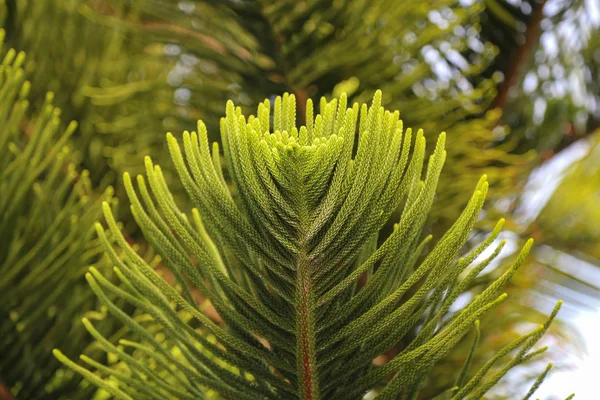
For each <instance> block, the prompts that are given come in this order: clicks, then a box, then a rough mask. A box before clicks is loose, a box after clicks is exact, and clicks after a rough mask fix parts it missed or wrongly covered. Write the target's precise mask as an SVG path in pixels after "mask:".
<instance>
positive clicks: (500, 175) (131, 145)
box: [13, 0, 532, 232]
mask: <svg viewBox="0 0 600 400" xmlns="http://www.w3.org/2000/svg"><path fill="white" fill-rule="evenodd" d="M44 7H45V9H44V10H43V12H40V11H39V9H38V7H37V6H36V5H35V2H32V1H24V2H17V5H16V6H15V8H16V10H17V11H16V12H15V16H16V17H15V18H16V19H17V21H18V22H19V23H20V24H22V26H26V27H27V29H22V30H23V31H24V32H21V30H18V31H17V32H15V35H14V44H13V45H15V46H19V48H23V49H25V50H27V51H31V52H33V53H34V54H35V56H36V67H37V68H36V71H37V74H38V75H39V76H40V79H41V80H46V81H49V83H51V84H58V82H60V81H61V80H59V79H58V78H57V77H58V76H61V77H64V81H66V82H68V86H69V87H70V88H72V89H71V90H69V92H72V93H73V100H72V103H74V105H76V106H77V107H76V108H77V110H82V109H81V108H79V107H78V105H79V104H80V103H85V104H87V107H86V108H85V112H83V110H82V111H81V113H80V114H81V115H85V117H86V118H85V120H82V121H80V122H81V124H82V128H81V133H80V136H81V137H80V138H79V139H80V141H79V142H78V143H81V146H80V148H81V149H82V151H83V155H82V160H83V162H84V163H85V165H86V166H87V167H88V168H89V169H90V170H91V172H92V174H93V175H94V177H95V178H96V179H101V178H103V177H104V176H105V174H106V172H107V170H106V164H108V165H110V167H111V168H112V169H113V170H114V171H116V172H117V174H118V175H120V174H122V173H123V172H125V171H134V172H135V173H138V172H143V169H141V168H140V164H141V163H139V162H137V161H136V160H137V158H136V157H135V156H136V155H138V154H140V153H141V154H149V155H151V156H152V157H153V159H155V160H156V161H157V162H159V163H162V164H166V163H167V162H169V160H168V157H165V154H164V152H163V151H162V144H163V133H164V132H165V131H171V132H179V131H183V130H185V129H190V126H193V125H194V124H195V122H196V121H197V120H199V119H202V120H203V121H205V123H206V125H207V127H208V131H209V134H210V132H217V131H218V126H219V118H220V114H221V108H222V104H223V103H225V102H226V101H227V100H228V99H232V100H233V101H235V102H236V104H239V105H240V106H241V107H242V108H243V109H244V111H248V112H249V111H251V110H252V109H255V108H256V107H257V105H258V104H259V103H260V102H262V100H263V99H264V98H274V97H275V96H276V95H278V94H280V93H283V92H290V93H294V94H295V96H296V97H297V98H298V99H299V105H300V107H303V105H304V104H305V102H306V100H307V99H308V98H311V99H313V100H318V99H319V98H320V97H322V96H325V97H328V98H329V97H332V96H334V97H335V96H339V94H340V93H342V92H346V93H347V95H348V98H349V100H350V101H358V102H365V101H367V100H368V99H369V98H371V97H372V95H373V93H374V92H375V90H376V89H382V90H383V92H384V93H385V97H384V98H383V100H382V101H383V104H384V105H385V106H386V107H389V108H391V109H399V110H403V111H404V110H407V111H408V110H410V113H407V114H406V115H403V119H404V122H405V124H406V125H407V126H419V127H422V128H423V129H424V131H425V132H440V131H445V132H447V133H448V137H447V142H448V146H450V147H452V148H453V152H452V153H451V155H450V156H451V157H452V160H451V162H449V163H448V165H447V167H446V168H445V169H444V172H443V175H444V179H442V180H441V182H440V189H441V190H440V194H439V196H438V203H439V206H438V207H434V208H433V209H432V210H431V213H432V217H433V218H435V220H436V222H437V224H436V226H439V227H442V228H441V229H440V232H443V230H444V229H445V228H447V227H448V226H449V225H450V224H451V223H452V222H453V221H454V219H455V218H456V217H457V216H458V214H459V213H460V210H461V209H462V207H464V205H465V204H466V203H467V201H468V200H469V197H468V193H469V190H470V188H469V187H468V184H467V182H470V181H471V180H476V179H478V178H479V176H481V175H482V174H483V173H486V174H487V175H488V179H489V182H490V184H491V185H492V187H494V188H495V190H494V191H493V196H498V197H499V196H502V195H505V194H506V193H507V192H509V191H511V190H512V189H513V188H514V185H515V179H516V177H517V176H518V175H519V173H521V172H522V171H523V168H524V166H526V165H527V162H529V161H531V159H532V154H529V153H528V154H519V155H517V154H511V151H512V149H513V147H514V141H513V140H506V143H504V144H502V145H498V142H497V140H498V138H502V137H504V136H505V133H506V132H505V131H504V129H503V128H502V127H501V126H499V125H500V124H499V119H500V117H501V112H499V110H493V109H490V105H491V103H492V101H493V99H494V96H495V94H496V86H497V84H498V80H499V74H498V73H494V72H497V70H495V69H494V68H493V65H495V64H492V63H493V62H494V60H495V56H496V55H497V52H498V51H497V48H496V47H495V46H494V44H493V43H494V42H488V41H487V40H485V39H486V38H485V37H484V38H481V37H480V31H481V29H482V27H481V26H480V20H481V18H482V16H485V15H487V14H486V13H488V11H487V9H486V8H485V7H484V5H483V3H482V2H474V3H473V4H471V5H469V6H464V5H463V4H461V3H460V2H459V1H457V0H442V1H437V0H436V1H434V2H429V3H423V2H422V1H403V2H402V4H398V2H397V1H396V0H377V1H371V0H369V1H365V0H344V1H330V0H324V1H314V2H309V3H306V2H298V1H296V0H278V1H277V2H273V1H248V0H242V1H229V0H227V1H220V2H213V1H194V2H190V1H176V0H167V1H155V0H139V1H136V2H133V3H132V2H129V1H122V0H107V1H100V2H97V1H86V2H78V1H74V0H66V1H65V0H49V1H47V2H46V5H45V6H44ZM68 13H71V18H66V17H65V16H66V15H67V14H68ZM431 13H437V15H440V16H441V15H443V16H444V18H441V17H440V18H438V19H437V20H436V19H434V21H433V22H432V20H431V19H430V14H431ZM49 16H51V17H49ZM445 18H447V20H448V21H451V23H446V22H444V21H445ZM50 21H63V22H64V24H66V25H67V26H68V29H69V30H73V31H77V32H81V33H80V34H78V35H77V36H78V37H85V38H86V40H77V39H75V40H70V39H71V36H70V35H69V38H68V39H67V40H65V39H63V38H62V36H60V35H59V32H58V31H57V30H55V29H48V31H50V32H51V34H52V35H53V36H52V37H53V38H55V39H56V40H58V41H61V42H66V43H64V46H62V47H63V48H64V49H65V51H66V52H67V53H68V54H71V53H77V54H82V57H81V58H82V59H89V60H90V62H89V64H88V63H85V64H83V65H69V66H66V65H55V64H54V63H52V62H51V61H50V60H52V59H55V58H60V57H57V55H55V54H50V53H48V52H43V51H39V49H38V48H39V44H40V43H43V42H44V39H43V38H42V34H41V32H45V31H44V30H40V29H39V27H40V26H45V25H48V24H49V23H50ZM107 28H110V29H107ZM455 28H456V29H460V30H459V31H458V32H462V33H461V34H457V33H455ZM98 32H102V33H104V35H98ZM46 35H48V34H47V33H44V34H43V36H46ZM488 36H491V35H488ZM107 38H110V39H111V40H108V39H107ZM90 42H92V43H94V45H93V46H90V45H88V44H87V43H90ZM84 54H85V56H83V55H84ZM65 58H66V59H67V60H69V59H71V57H65ZM70 108H72V107H70ZM73 118H77V119H80V120H81V118H80V117H79V115H74V116H73ZM210 139H211V140H217V139H218V135H215V136H211V137H210ZM430 139H433V138H430ZM508 139H511V137H510V136H509V137H508ZM458 176H460V177H461V179H457V177H458ZM167 179H168V180H169V181H171V179H169V178H167ZM173 181H176V179H175V180H173ZM177 192H178V191H177V190H176V189H175V188H174V193H175V194H177Z"/></svg>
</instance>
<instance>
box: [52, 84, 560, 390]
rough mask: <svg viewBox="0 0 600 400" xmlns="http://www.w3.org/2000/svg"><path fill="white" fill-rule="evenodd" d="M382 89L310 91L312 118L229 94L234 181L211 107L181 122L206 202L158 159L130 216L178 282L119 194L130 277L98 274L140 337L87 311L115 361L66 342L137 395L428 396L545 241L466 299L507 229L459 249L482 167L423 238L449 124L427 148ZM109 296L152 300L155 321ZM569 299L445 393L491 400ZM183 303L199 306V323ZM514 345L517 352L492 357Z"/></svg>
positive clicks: (121, 260)
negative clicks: (457, 208)
mask: <svg viewBox="0 0 600 400" xmlns="http://www.w3.org/2000/svg"><path fill="white" fill-rule="evenodd" d="M381 101H382V95H381V92H377V93H376V94H375V96H374V98H373V103H372V105H371V106H370V107H367V105H366V104H363V105H361V106H359V105H358V104H357V103H355V104H354V105H353V106H352V108H347V99H346V96H345V95H342V96H341V97H340V98H339V99H337V100H332V101H330V102H327V101H326V100H325V99H322V100H321V102H320V114H318V115H316V116H315V111H314V109H313V105H312V102H311V101H310V100H309V101H308V102H307V103H306V108H305V109H306V112H305V114H304V115H303V117H304V118H305V120H306V121H307V123H306V125H303V126H300V127H297V126H296V118H297V117H296V115H297V114H296V100H295V97H294V95H288V94H286V95H284V96H283V98H281V97H278V98H277V99H276V100H275V104H274V112H273V115H271V104H270V103H269V101H268V100H265V101H264V102H263V103H261V104H260V105H259V106H258V111H257V114H256V116H250V117H249V118H246V117H244V116H243V114H242V110H241V109H240V108H237V107H235V106H234V105H233V103H232V102H228V103H227V108H226V116H225V118H223V119H222V120H221V124H220V126H221V140H222V143H223V148H224V152H223V153H224V154H223V156H224V164H225V165H226V172H227V174H228V176H229V178H230V179H231V181H232V183H233V188H230V187H229V186H228V184H227V183H226V180H225V179H224V176H225V173H224V171H223V168H222V160H221V155H220V153H219V146H218V145H217V144H213V146H212V150H211V148H210V146H209V140H208V133H207V129H206V127H205V125H204V124H203V123H202V122H199V123H198V132H192V133H188V132H185V133H184V134H183V150H182V148H181V145H180V144H179V143H178V141H177V139H175V137H174V136H173V135H171V134H169V135H167V141H168V147H169V151H170V154H171V157H172V159H173V162H174V164H175V168H176V170H177V172H178V174H179V177H180V179H181V181H182V184H183V186H184V187H185V189H186V191H187V193H188V195H189V197H190V198H191V200H192V201H193V203H194V204H195V206H196V208H194V209H193V210H192V212H191V215H190V216H188V215H187V214H185V213H183V212H182V211H181V210H180V209H179V208H178V206H177V205H176V203H175V201H174V199H173V197H172V196H171V194H170V192H169V189H168V186H167V183H166V182H165V180H164V176H163V172H162V169H161V168H160V167H159V166H158V165H154V164H153V162H152V161H151V159H150V158H146V162H145V167H146V178H144V177H143V176H141V175H140V176H138V177H137V179H136V184H134V182H133V181H132V179H131V177H130V176H129V175H128V174H125V176H124V183H125V187H126V189H127V193H128V195H129V199H130V201H131V211H132V213H133V216H134V217H135V219H136V221H137V223H138V224H139V226H140V228H141V230H142V231H143V233H144V236H145V238H146V239H147V240H148V241H149V243H150V244H151V245H152V246H153V248H154V249H155V250H156V251H157V253H158V254H160V256H161V259H162V263H163V265H164V267H166V268H168V269H169V270H171V271H172V272H173V274H174V276H175V277H176V278H177V283H178V284H177V285H175V286H172V285H169V284H168V283H166V282H165V281H164V280H163V279H162V278H161V277H160V276H159V275H158V274H157V272H156V271H155V270H154V269H153V268H152V267H151V266H149V265H148V263H147V262H145V261H144V260H143V259H142V258H141V257H140V256H139V255H138V254H137V253H136V252H135V250H134V249H133V248H132V247H131V245H130V244H129V243H128V242H127V240H125V238H124V237H123V236H122V234H121V232H120V229H119V225H118V223H117V221H116V220H115V218H114V216H113V214H112V212H111V209H110V207H109V206H108V205H107V204H105V205H104V207H103V210H104V216H105V218H106V221H107V223H108V229H109V232H110V235H113V236H114V237H116V243H117V244H118V247H119V250H115V249H114V248H113V246H112V245H111V243H109V242H108V240H107V239H106V236H107V234H106V232H105V230H104V228H103V227H102V226H101V225H100V224H96V230H97V233H98V236H99V237H100V239H101V240H102V241H103V242H104V243H105V248H106V250H107V253H108V254H109V256H110V257H111V259H112V261H113V262H114V263H115V266H116V267H115V268H116V271H117V273H118V275H119V276H120V278H121V281H122V286H121V287H118V286H116V285H114V284H112V283H111V282H109V281H108V280H107V279H106V278H105V277H104V276H103V275H102V274H101V273H100V272H98V271H97V270H96V269H92V270H91V271H90V273H89V274H87V279H88V281H89V283H90V285H91V287H92V289H93V290H94V291H95V292H96V294H97V295H98V296H99V297H100V298H101V299H102V300H103V302H104V304H105V305H106V307H107V308H108V311H109V312H110V313H111V314H112V315H113V316H114V317H116V318H118V319H119V320H120V321H121V322H122V323H123V324H125V325H126V326H127V327H128V328H129V331H130V332H131V338H130V339H129V340H125V341H122V342H121V346H115V345H113V344H111V343H110V342H109V341H107V340H105V339H104V338H103V337H102V335H101V334H100V333H99V332H98V331H97V330H96V328H95V327H94V326H93V324H92V323H91V322H90V321H88V320H84V324H85V325H86V327H87V329H88V330H89V331H90V333H91V334H92V335H93V336H94V337H95V338H96V339H98V342H99V344H100V345H101V346H102V347H103V348H104V349H105V350H106V351H107V352H109V353H114V354H116V355H117V358H118V362H116V363H115V364H114V365H112V366H110V365H109V366H104V365H101V364H98V363H95V362H89V364H90V366H91V367H92V368H93V369H95V370H97V373H96V374H94V373H92V372H91V371H89V370H87V369H84V368H82V367H80V366H77V365H76V364H74V363H73V362H72V361H70V360H69V359H68V358H67V357H65V356H64V355H63V354H62V353H61V352H60V351H58V350H57V351H55V354H56V355H57V357H58V358H59V359H60V360H61V361H63V362H64V363H65V364H67V365H69V366H70V367H72V368H73V369H75V370H77V371H78V372H80V373H81V374H83V375H84V376H86V377H87V378H88V379H89V380H91V381H92V382H94V383H95V384H97V385H99V386H101V387H103V388H104V389H105V390H107V391H109V392H110V393H112V394H113V395H114V396H116V397H117V398H124V399H132V398H135V399H139V398H149V399H153V398H155V399H159V398H160V399H162V398H178V399H197V398H203V397H204V394H203V393H205V391H206V390H207V389H212V390H214V391H216V392H218V393H219V394H220V395H221V396H222V397H223V398H235V399H256V398H273V399H286V398H290V399H293V398H302V399H319V398H345V399H352V398H357V399H358V398H362V397H363V395H364V394H365V393H367V392H370V391H373V393H374V394H377V396H378V398H381V399H394V398H399V397H401V398H411V399H413V398H416V397H417V396H418V394H419V393H420V391H421V386H422V385H424V384H426V383H427V379H428V375H429V373H430V372H431V370H432V368H433V367H434V366H435V365H436V363H438V362H439V361H440V359H442V358H443V357H444V356H445V355H446V354H447V353H448V352H449V351H450V350H451V349H452V348H453V347H454V346H455V345H456V344H457V343H458V342H460V341H461V339H462V338H463V337H464V336H465V335H466V334H467V333H468V332H469V331H471V330H472V329H473V326H475V327H476V328H477V329H476V330H478V325H477V324H478V322H477V321H478V319H479V318H480V317H481V316H482V315H484V314H485V313H486V312H487V311H488V310H489V309H490V308H492V307H494V306H495V305H496V304H498V303H500V302H502V300H503V299H504V298H505V296H506V295H505V294H502V287H503V285H505V284H506V283H507V282H508V281H509V280H510V279H511V277H512V276H513V275H514V273H515V272H516V270H517V269H518V267H519V266H520V265H521V264H522V262H523V261H524V259H525V257H526V255H527V252H528V250H529V248H530V247H531V242H528V243H527V245H526V246H525V248H524V249H523V250H522V251H521V253H520V255H519V257H518V258H517V260H516V261H515V263H514V265H513V266H512V267H511V268H509V269H508V270H507V271H506V272H505V273H504V274H502V276H500V277H499V278H498V279H497V280H496V281H494V282H493V283H491V284H490V285H489V286H488V287H487V288H486V289H485V290H483V291H482V292H481V293H480V294H479V295H478V296H476V297H475V298H474V299H473V300H472V301H471V302H470V303H469V304H468V305H467V306H466V307H464V308H462V309H461V310H460V311H452V312H451V311H450V310H451V306H452V305H453V303H454V302H455V301H456V299H457V297H458V296H459V295H460V294H461V293H463V292H464V291H465V290H466V288H468V287H469V285H470V284H472V282H473V281H474V280H475V279H476V278H477V276H478V275H479V273H480V272H481V271H482V270H483V269H484V268H485V267H486V266H487V265H488V264H489V262H490V261H491V260H492V259H493V258H494V257H495V256H496V255H497V254H498V253H499V252H500V250H501V249H502V247H503V244H504V243H503V242H500V243H499V244H497V246H496V247H495V249H494V250H493V252H492V254H491V256H488V257H487V258H485V259H481V257H480V256H481V254H482V253H483V252H484V251H485V250H486V249H488V248H489V247H490V246H491V245H492V244H493V243H494V241H495V239H496V238H497V236H498V234H499V232H500V230H501V227H502V223H503V221H500V222H499V223H498V224H497V226H496V228H495V229H494V230H493V232H492V234H491V235H490V236H489V237H488V238H487V239H486V240H485V241H484V242H483V243H481V244H480V245H479V246H478V247H476V248H475V249H474V250H472V251H471V252H469V253H468V254H466V255H465V256H464V257H461V258H459V259H458V260H456V257H457V255H458V254H459V251H460V250H461V248H462V247H463V245H464V244H465V242H466V240H467V237H468V235H469V232H470V231H471V228H472V227H473V225H474V223H475V221H476V220H477V217H478V215H479V212H480V210H481V207H482V205H483V202H484V198H485V195H486V192H487V188H488V184H487V182H486V178H485V176H484V177H482V178H481V179H480V181H479V182H478V184H477V186H476V188H475V191H474V193H473V195H472V196H471V199H470V201H469V203H468V205H467V206H466V208H465V209H464V211H463V212H462V214H461V216H460V217H459V218H458V220H457V221H456V222H455V223H454V224H453V226H452V227H451V228H450V229H449V230H448V231H447V232H446V234H445V235H444V236H443V237H441V238H440V239H439V240H438V241H437V242H436V245H435V246H433V247H432V249H431V250H430V251H428V252H427V253H426V254H425V253H424V252H423V250H424V247H425V245H426V243H428V242H430V241H431V240H432V238H431V236H427V237H422V229H423V226H424V224H425V221H426V218H427V215H428V213H429V211H430V208H431V206H432V204H433V201H434V196H435V190H436V186H437V182H438V178H439V176H440V173H441V170H442V166H443V164H444V161H445V158H446V152H445V150H444V142H445V134H442V135H440V137H439V139H438V142H437V145H436V147H435V149H434V150H433V153H432V155H431V156H430V157H429V159H428V161H427V162H425V160H426V156H425V153H426V151H425V138H424V135H423V131H421V130H419V131H418V132H417V133H416V134H413V132H412V130H411V129H406V130H404V129H403V125H402V121H400V120H399V113H398V112H397V111H396V112H389V111H386V110H384V108H383V107H382V106H381ZM424 164H426V165H427V168H426V172H425V175H424V177H422V175H421V171H422V167H423V165H424ZM398 207H401V208H402V210H403V211H402V213H401V216H400V219H399V221H397V223H396V224H395V225H394V229H393V232H391V233H390V234H389V235H388V236H387V237H381V238H379V237H378V234H379V232H380V230H381V229H382V228H383V226H384V224H385V223H386V221H387V220H388V219H389V218H390V216H392V214H393V211H394V210H395V209H396V208H398ZM196 292H200V293H201V295H202V296H204V297H205V298H206V299H208V301H210V302H211V304H212V305H213V306H214V308H215V309H216V310H217V312H218V313H219V315H220V317H221V318H222V320H223V325H222V326H219V325H218V324H216V323H214V322H213V321H212V320H210V319H209V318H208V317H207V316H206V315H205V314H203V313H202V312H201V311H200V310H199V308H198V306H197V303H196V300H195V297H194V293H196ZM110 297H119V298H122V299H124V300H125V301H127V302H128V303H131V304H133V305H135V306H136V307H137V308H138V309H140V310H142V311H143V312H144V313H146V314H148V315H149V316H151V317H152V322H153V326H154V328H153V330H152V331H149V330H148V329H147V328H146V327H145V326H144V324H143V323H139V322H138V321H135V320H134V319H132V318H130V317H128V316H127V315H126V314H125V313H123V312H122V311H121V310H120V309H119V307H118V306H116V305H115V304H114V303H113V302H112V301H111V300H110ZM558 307H559V305H557V307H556V308H555V310H554V311H553V313H552V314H551V315H550V317H549V318H548V319H547V321H546V322H545V323H544V324H543V325H541V326H539V327H538V328H536V329H535V330H533V331H531V332H530V333H528V334H526V335H525V336H522V337H519V338H518V339H516V340H515V341H514V342H512V343H510V344H509V345H508V346H507V347H506V348H504V349H502V350H501V351H500V352H498V353H497V354H496V355H495V356H494V357H493V358H492V359H490V360H489V361H488V362H487V363H486V364H485V365H484V366H483V367H482V368H481V369H480V370H479V371H477V372H475V373H473V371H471V370H470V368H469V366H470V360H471V356H469V357H468V359H467V361H466V362H465V364H464V368H463V370H462V371H461V372H460V373H457V374H456V376H455V379H454V382H455V385H454V387H446V388H444V389H445V390H446V391H445V392H444V393H443V394H440V393H438V394H440V395H441V396H442V397H443V398H453V399H461V398H474V399H478V398H481V397H482V396H483V394H484V393H486V392H487V391H488V390H489V389H490V388H491V387H492V386H494V385H495V384H496V383H497V382H498V380H499V379H500V378H501V377H502V376H503V375H504V374H505V373H506V371H507V370H508V369H510V368H511V367H512V366H514V365H517V364H519V363H522V362H525V361H526V360H528V359H530V358H531V357H533V356H535V355H537V354H539V353H541V352H543V351H544V350H545V348H542V349H540V350H533V351H532V350H531V349H532V346H533V345H534V344H535V343H536V342H537V340H538V339H539V338H540V337H541V336H542V335H543V333H544V332H545V331H546V329H547V328H548V326H549V324H550V322H551V321H552V319H553V318H554V317H555V315H556V312H557V311H558ZM178 312H185V313H188V314H189V315H191V316H192V317H193V318H192V320H191V321H184V320H182V319H181V318H180V317H179V314H178ZM157 325H158V326H159V328H156V326H157ZM157 329H158V330H157ZM207 335H212V336H214V338H215V339H216V343H215V341H211V340H209V339H208V338H207ZM159 338H160V339H159ZM399 343H402V344H403V346H402V348H401V349H400V350H399V352H398V353H397V354H396V355H395V356H393V357H392V358H391V359H390V360H389V361H388V362H386V363H385V364H383V365H375V364H374V362H373V361H374V360H375V359H376V358H377V357H378V356H379V355H381V354H383V353H384V352H386V351H387V350H389V349H390V348H392V347H394V346H395V345H397V344H399ZM475 348H476V344H474V345H473V349H475ZM207 352H208V353H209V354H210V355H211V356H212V358H211V357H209V356H207V355H206V353H207ZM507 356H508V358H506V357H507ZM500 359H502V360H503V362H504V364H503V365H501V366H499V367H498V368H496V369H495V370H494V371H492V372H490V371H491V369H492V367H493V366H494V364H495V363H496V362H497V361H498V360H500ZM84 361H87V359H85V358H84ZM488 373H489V374H488ZM103 377H105V378H103ZM115 382H116V384H115ZM537 385H539V383H538V382H536V383H535V386H536V387H537Z"/></svg>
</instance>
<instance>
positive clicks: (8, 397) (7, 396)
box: [0, 382, 15, 400]
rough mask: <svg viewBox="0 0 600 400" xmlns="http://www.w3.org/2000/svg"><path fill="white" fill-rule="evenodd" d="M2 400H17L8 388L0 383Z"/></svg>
mask: <svg viewBox="0 0 600 400" xmlns="http://www.w3.org/2000/svg"><path fill="white" fill-rule="evenodd" d="M0 400H15V398H14V397H13V395H12V393H11V392H10V390H8V388H7V387H6V386H5V385H4V384H3V383H2V382H0Z"/></svg>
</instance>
